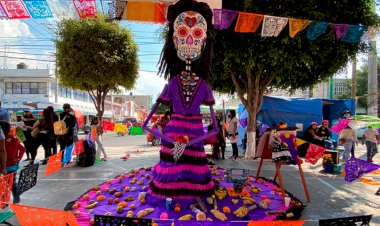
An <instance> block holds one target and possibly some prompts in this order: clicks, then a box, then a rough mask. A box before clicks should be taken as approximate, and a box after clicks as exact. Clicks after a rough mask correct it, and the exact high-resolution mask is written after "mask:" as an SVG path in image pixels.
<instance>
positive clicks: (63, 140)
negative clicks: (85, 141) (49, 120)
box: [58, 103, 76, 151]
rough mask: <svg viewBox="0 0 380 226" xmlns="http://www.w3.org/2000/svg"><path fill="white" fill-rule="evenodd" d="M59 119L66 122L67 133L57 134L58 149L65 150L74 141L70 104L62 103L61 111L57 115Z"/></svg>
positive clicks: (72, 114) (72, 115)
mask: <svg viewBox="0 0 380 226" xmlns="http://www.w3.org/2000/svg"><path fill="white" fill-rule="evenodd" d="M59 118H60V120H63V121H64V122H65V123H66V128H67V133H66V134H65V135H62V136H58V140H59V146H60V149H61V150H60V151H63V150H65V148H67V147H69V146H70V145H72V144H73V143H74V127H75V120H76V119H75V116H74V113H73V112H72V111H71V106H70V104H67V103H66V104H64V105H63V112H62V113H61V114H60V115H59Z"/></svg>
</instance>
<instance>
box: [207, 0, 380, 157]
mask: <svg viewBox="0 0 380 226" xmlns="http://www.w3.org/2000/svg"><path fill="white" fill-rule="evenodd" d="M370 3H371V1H370V0H358V1H350V0H337V1H329V0H318V1H315V0H311V1H304V0H261V1H253V0H244V1H236V0H224V1H223V8H226V9H231V10H236V11H245V12H253V13H257V14H264V15H273V16H280V17H287V18H297V19H309V20H316V21H328V22H331V23H346V24H364V25H368V26H369V25H374V24H376V23H377V22H378V18H377V17H376V15H375V14H374V13H372V11H371V4H370ZM235 23H236V22H233V23H232V25H231V26H230V28H229V29H227V30H216V31H215V35H214V39H215V41H214V56H215V58H214V60H213V68H212V76H210V78H209V82H210V84H211V85H212V87H213V88H214V89H215V90H216V91H219V92H224V93H234V92H237V94H238V96H239V98H240V99H241V102H242V103H243V104H244V106H245V108H246V109H247V111H248V114H249V117H248V130H247V132H248V136H247V137H248V150H247V151H246V158H252V157H253V155H254V151H255V149H254V148H255V143H254V142H255V139H254V137H255V128H256V114H257V112H258V111H259V110H260V107H261V103H262V98H263V95H264V94H265V92H266V90H267V89H268V87H276V88H282V89H288V90H295V89H298V88H301V89H304V88H307V87H309V86H313V85H316V84H318V83H320V82H322V81H324V80H326V79H328V78H329V77H330V76H332V75H333V74H335V73H336V72H338V71H339V70H341V69H342V68H343V67H344V66H345V65H346V63H347V61H348V60H349V59H351V58H352V57H353V56H354V55H355V54H356V53H357V52H358V51H362V50H365V49H366V47H367V46H366V44H365V43H361V44H357V43H355V44H349V43H345V42H342V41H339V40H337V38H336V36H335V33H334V31H333V30H332V29H330V28H328V29H327V30H326V32H325V33H324V34H323V35H321V36H320V37H318V38H317V39H316V40H314V41H310V40H309V39H308V38H307V36H306V31H305V30H304V31H302V32H300V33H298V34H297V35H296V36H295V37H294V38H291V37H290V36H289V30H288V26H286V27H285V29H284V30H283V31H282V32H281V33H280V35H279V36H278V37H272V38H263V37H261V33H260V31H261V26H260V27H259V29H258V31H257V32H256V33H237V32H234V26H235Z"/></svg>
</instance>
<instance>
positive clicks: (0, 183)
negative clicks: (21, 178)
mask: <svg viewBox="0 0 380 226" xmlns="http://www.w3.org/2000/svg"><path fill="white" fill-rule="evenodd" d="M13 175H14V174H13V173H10V174H7V175H4V176H2V177H0V192H1V196H0V202H1V203H0V208H4V207H5V205H6V203H9V201H10V200H11V192H12V185H13V178H14V177H13Z"/></svg>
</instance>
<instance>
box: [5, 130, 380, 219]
mask: <svg viewBox="0 0 380 226" xmlns="http://www.w3.org/2000/svg"><path fill="white" fill-rule="evenodd" d="M103 140H104V146H105V148H106V151H107V153H108V154H109V157H110V160H109V161H106V162H101V163H97V164H95V165H94V166H92V167H78V166H73V167H71V168H63V169H62V170H61V171H59V172H58V173H55V174H53V175H50V176H49V177H46V176H45V175H44V174H45V169H46V165H42V166H40V168H39V175H38V178H39V179H38V183H37V185H36V186H35V187H34V188H32V189H31V190H29V191H27V192H25V193H24V194H22V196H21V204H24V205H31V206H38V207H46V208H52V209H60V210H62V209H63V208H64V207H65V205H66V203H67V202H69V201H72V200H75V199H76V198H78V197H79V196H80V195H82V194H83V193H84V192H86V191H87V190H89V189H90V188H91V187H92V186H94V185H98V184H100V183H102V182H103V181H105V180H107V179H111V178H114V177H115V176H116V175H119V174H121V173H125V172H128V171H129V170H131V169H138V168H141V167H148V166H152V165H154V164H156V163H157V161H158V159H159V158H158V157H159V155H158V153H159V152H158V151H159V148H158V147H152V146H147V143H146V139H145V136H122V137H119V136H117V135H116V134H113V133H110V134H106V135H105V136H104V138H103ZM136 149H138V150H140V152H138V153H135V152H133V150H136ZM209 149H210V148H209V147H208V150H209ZM126 153H130V154H131V157H130V159H129V160H127V161H123V160H122V159H120V157H121V156H123V155H125V154H126ZM356 153H357V154H356V156H357V157H359V158H361V159H366V155H365V148H364V146H362V145H361V144H359V146H357V151H356ZM226 156H227V157H229V156H231V147H228V150H227V153H226ZM42 157H43V150H42V149H40V150H39V154H38V158H39V159H41V158H42ZM374 162H375V163H380V154H379V155H377V156H375V158H374ZM23 164H26V163H23ZM258 164H259V160H253V161H247V160H238V161H234V160H218V161H216V165H217V166H220V167H223V168H230V167H233V168H245V169H250V170H251V173H252V175H256V170H257V167H258ZM303 169H304V172H305V177H306V181H307V184H308V187H309V191H310V195H311V200H312V201H311V202H310V203H307V201H306V197H305V193H304V190H303V188H302V184H301V180H300V176H299V173H298V167H296V166H285V167H283V168H282V176H283V178H284V183H285V189H286V190H287V191H288V192H290V193H293V194H294V195H295V196H296V197H298V198H299V199H300V200H302V201H303V202H304V204H306V208H305V210H304V211H303V214H302V218H301V219H304V220H305V221H306V223H305V225H318V220H319V219H328V218H339V217H348V216H358V215H368V214H372V215H373V217H372V221H371V225H380V196H376V195H374V193H375V192H376V191H377V189H378V188H379V186H373V185H366V184H363V183H361V182H358V181H355V182H353V183H347V182H345V181H344V178H343V177H342V176H341V175H333V174H325V173H323V172H321V169H322V166H321V161H319V162H318V164H316V165H314V166H313V165H310V164H308V163H305V164H303ZM274 172H275V167H274V164H272V163H271V162H269V161H265V163H264V166H263V169H262V173H261V175H262V176H265V177H268V178H273V175H274ZM367 176H371V177H373V179H375V180H377V181H380V175H367ZM5 210H6V209H5ZM8 222H10V223H12V224H14V225H18V222H17V219H16V217H13V218H11V219H10V220H8Z"/></svg>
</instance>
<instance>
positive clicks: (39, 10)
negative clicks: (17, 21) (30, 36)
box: [24, 0, 53, 19]
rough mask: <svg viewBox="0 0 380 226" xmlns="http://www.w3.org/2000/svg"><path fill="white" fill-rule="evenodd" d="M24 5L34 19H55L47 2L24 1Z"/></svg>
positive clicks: (44, 0) (43, 0)
mask: <svg viewBox="0 0 380 226" xmlns="http://www.w3.org/2000/svg"><path fill="white" fill-rule="evenodd" d="M24 4H25V6H26V8H27V9H28V11H29V13H30V15H31V16H32V17H33V18H34V19H42V18H53V13H52V12H51V10H50V7H49V5H48V3H47V2H46V0H24Z"/></svg>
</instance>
